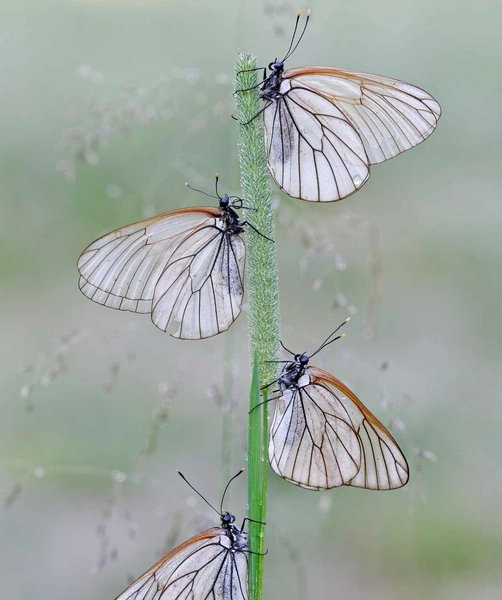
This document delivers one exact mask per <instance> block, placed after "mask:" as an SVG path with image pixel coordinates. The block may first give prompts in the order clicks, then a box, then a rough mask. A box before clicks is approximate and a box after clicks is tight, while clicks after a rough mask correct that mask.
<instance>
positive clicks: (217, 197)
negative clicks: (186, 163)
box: [185, 180, 220, 200]
mask: <svg viewBox="0 0 502 600" xmlns="http://www.w3.org/2000/svg"><path fill="white" fill-rule="evenodd" d="M216 181H218V180H216ZM185 185H186V186H187V188H190V189H191V190H193V191H194V192H199V194H204V196H209V198H216V199H217V200H219V199H220V197H219V196H213V195H212V194H208V193H207V192H203V191H202V190H198V189H197V188H194V187H193V186H191V185H190V184H189V183H185Z"/></svg>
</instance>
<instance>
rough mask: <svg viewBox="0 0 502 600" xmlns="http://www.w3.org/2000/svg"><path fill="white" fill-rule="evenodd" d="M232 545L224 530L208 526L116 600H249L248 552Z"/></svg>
mask: <svg viewBox="0 0 502 600" xmlns="http://www.w3.org/2000/svg"><path fill="white" fill-rule="evenodd" d="M230 548H231V541H230V539H229V537H228V536H227V534H226V532H225V530H224V529H221V528H220V527H213V528H211V529H207V530H206V531H203V532H202V533H200V534H198V535H196V536H194V537H193V538H190V539H189V540H187V541H186V542H184V543H183V544H181V545H180V546H178V547H177V548H175V549H174V550H172V551H171V552H170V553H169V554H167V555H166V556H165V557H164V558H163V559H162V560H160V561H159V562H158V563H157V564H156V565H154V566H153V567H151V568H150V569H149V570H148V571H147V572H146V573H144V574H143V575H142V576H141V577H139V578H138V579H137V580H136V581H135V582H134V583H133V584H131V585H130V586H129V587H128V588H127V589H126V590H125V591H124V592H122V594H120V595H119V596H118V597H117V598H116V600H161V599H162V600H247V599H248V561H247V555H246V554H245V552H244V551H231V549H230Z"/></svg>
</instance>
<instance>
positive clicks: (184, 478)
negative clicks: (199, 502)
mask: <svg viewBox="0 0 502 600" xmlns="http://www.w3.org/2000/svg"><path fill="white" fill-rule="evenodd" d="M176 472H177V473H178V475H179V476H180V477H181V479H183V481H184V482H185V483H186V484H187V485H189V486H190V487H191V488H192V490H193V491H194V492H195V493H196V494H197V495H198V496H200V497H201V498H202V499H203V500H204V502H205V503H206V504H207V505H208V506H209V507H211V508H212V509H213V510H214V512H215V513H218V514H219V515H221V512H218V511H217V510H216V508H214V506H213V505H212V504H210V503H209V502H208V501H207V500H206V499H205V498H204V496H203V495H202V494H201V493H200V492H198V491H197V490H196V489H195V488H194V487H193V485H192V484H191V483H190V482H189V481H188V479H187V478H186V477H185V476H184V475H183V473H182V472H181V471H176ZM230 481H232V480H230ZM227 487H228V486H227Z"/></svg>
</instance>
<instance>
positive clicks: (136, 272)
mask: <svg viewBox="0 0 502 600" xmlns="http://www.w3.org/2000/svg"><path fill="white" fill-rule="evenodd" d="M218 215H219V211H218V209H216V208H212V207H201V208H195V209H180V210H175V211H172V212H168V213H165V214H162V215H159V216H157V217H153V218H151V219H146V220H145V221H140V222H139V223H134V224H133V225H128V226H127V227H122V228H120V229H117V230H115V231H112V232H111V233H108V234H106V235H104V236H103V237H100V238H99V239H98V240H96V241H95V242H93V243H92V244H91V245H90V246H88V247H87V248H86V249H85V250H84V252H83V253H82V255H81V256H80V258H79V259H78V263H77V267H78V270H79V272H80V280H79V287H80V290H81V291H82V293H83V294H85V295H86V296H87V297H88V298H90V299H91V300H93V301H94V302H97V303H99V304H103V305H104V306H109V307H111V308H116V309H119V310H129V311H132V312H138V313H150V312H151V311H152V300H153V296H154V290H155V286H156V285H157V281H158V280H159V278H160V276H161V275H162V273H163V271H164V269H165V267H166V265H167V263H168V261H169V258H170V256H171V254H172V252H173V251H174V249H175V248H176V245H179V243H180V241H182V240H183V239H184V238H185V237H186V236H187V235H189V234H190V233H191V232H192V231H193V230H194V229H197V228H199V227H201V226H203V224H204V223H205V222H207V221H208V220H211V219H214V218H215V217H217V216H218Z"/></svg>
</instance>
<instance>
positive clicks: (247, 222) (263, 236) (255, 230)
mask: <svg viewBox="0 0 502 600" xmlns="http://www.w3.org/2000/svg"><path fill="white" fill-rule="evenodd" d="M248 210H249V209H248ZM241 225H249V227H251V229H252V230H253V231H254V232H255V233H257V234H258V235H261V237H262V238H265V239H266V240H268V241H269V242H272V244H273V243H274V240H272V239H270V238H269V237H267V236H266V235H263V233H261V232H260V231H258V229H256V227H255V226H254V225H253V224H252V223H250V222H249V221H242V222H241Z"/></svg>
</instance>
